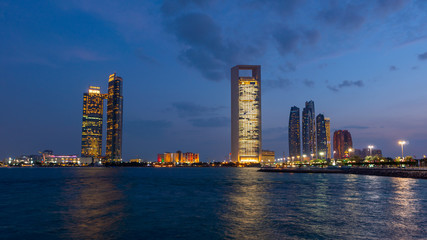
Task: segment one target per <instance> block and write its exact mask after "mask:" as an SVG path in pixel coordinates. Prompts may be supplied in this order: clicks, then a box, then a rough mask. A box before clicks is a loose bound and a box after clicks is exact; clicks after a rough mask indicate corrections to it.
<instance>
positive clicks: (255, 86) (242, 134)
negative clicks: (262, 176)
mask: <svg viewBox="0 0 427 240" xmlns="http://www.w3.org/2000/svg"><path fill="white" fill-rule="evenodd" d="M261 139H262V138H261V66H259V65H237V66H235V67H233V68H231V159H232V161H233V162H239V163H259V162H260V161H261V155H262V153H261V149H262V148H261V147H262V146H261V144H262V142H261Z"/></svg>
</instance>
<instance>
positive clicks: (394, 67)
mask: <svg viewBox="0 0 427 240" xmlns="http://www.w3.org/2000/svg"><path fill="white" fill-rule="evenodd" d="M389 69H390V71H396V70H397V67H396V66H390V68H389Z"/></svg>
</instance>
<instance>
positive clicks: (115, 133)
mask: <svg viewBox="0 0 427 240" xmlns="http://www.w3.org/2000/svg"><path fill="white" fill-rule="evenodd" d="M122 87H123V80H122V78H121V77H118V76H116V74H115V73H114V74H111V75H110V77H109V79H108V102H107V150H106V157H107V160H109V161H122V129H123V93H122Z"/></svg>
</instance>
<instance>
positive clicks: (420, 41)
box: [0, 0, 427, 161]
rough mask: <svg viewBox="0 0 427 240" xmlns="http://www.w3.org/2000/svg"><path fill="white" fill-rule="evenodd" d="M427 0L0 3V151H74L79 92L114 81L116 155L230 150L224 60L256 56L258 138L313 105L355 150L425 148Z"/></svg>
mask: <svg viewBox="0 0 427 240" xmlns="http://www.w3.org/2000/svg"><path fill="white" fill-rule="evenodd" d="M426 22H427V1H423V0H420V1H405V0H378V1H374V0H372V1H326V0H325V1H315V0H313V1H309V0H306V1H294V0H290V1H261V0H252V1H250V0H249V1H225V0H224V1H223V0H212V1H209V0H206V1H202V0H174V1H126V2H123V1H112V0H108V1H105V0H104V1H86V0H70V1H53V0H52V1H20V0H14V1H2V0H0V27H1V29H2V31H1V37H0V70H1V73H2V76H1V78H0V97H1V102H2V103H3V111H2V114H1V117H0V123H1V124H0V136H1V140H0V158H1V159H3V158H5V157H8V156H16V155H20V154H32V153H37V152H38V151H42V150H45V149H52V150H54V152H55V153H58V154H79V153H80V144H81V117H82V102H83V93H84V92H85V91H87V89H88V87H89V86H90V85H94V86H100V87H101V88H102V91H103V92H106V91H107V78H108V75H109V74H111V73H114V72H116V73H117V74H118V75H119V76H121V77H123V80H124V83H123V86H124V125H123V127H124V133H123V151H124V155H123V157H124V159H125V160H128V159H130V158H134V157H143V158H146V159H149V160H154V158H155V155H156V154H157V153H161V152H167V151H169V152H174V151H176V150H181V151H184V152H187V151H188V152H200V154H201V160H202V161H208V160H222V159H224V157H225V156H227V155H228V153H229V151H230V68H231V67H232V66H234V65H238V64H257V65H261V66H262V67H261V76H262V80H261V81H262V120H263V123H262V127H263V148H264V149H270V150H274V151H276V156H277V155H282V153H283V152H285V154H286V155H287V154H288V139H287V127H288V118H289V110H290V108H291V107H292V106H294V105H295V106H298V107H299V108H300V109H301V110H302V108H303V107H304V102H305V101H308V100H313V101H314V102H315V109H316V115H317V114H318V113H323V114H324V115H325V116H327V117H330V118H331V130H332V132H333V131H334V130H338V129H347V130H349V131H350V132H351V134H352V137H353V143H354V147H355V148H364V147H366V146H367V145H374V146H376V147H377V148H380V149H382V150H383V153H384V155H386V156H391V157H395V156H398V155H400V147H399V146H398V145H397V141H398V140H400V139H404V140H407V141H409V145H407V146H405V153H406V154H405V155H415V156H417V157H421V156H422V155H423V154H426V155H427V110H426V106H427V98H426V96H427V81H426V80H427V24H426Z"/></svg>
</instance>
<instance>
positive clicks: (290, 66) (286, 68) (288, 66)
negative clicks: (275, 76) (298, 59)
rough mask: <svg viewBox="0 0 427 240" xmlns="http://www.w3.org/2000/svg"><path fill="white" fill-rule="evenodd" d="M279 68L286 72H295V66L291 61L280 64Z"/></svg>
mask: <svg viewBox="0 0 427 240" xmlns="http://www.w3.org/2000/svg"><path fill="white" fill-rule="evenodd" d="M279 69H280V70H282V71H283V72H285V73H287V72H295V71H296V70H297V67H296V66H295V65H294V64H293V63H290V62H288V63H286V64H285V65H280V66H279Z"/></svg>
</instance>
